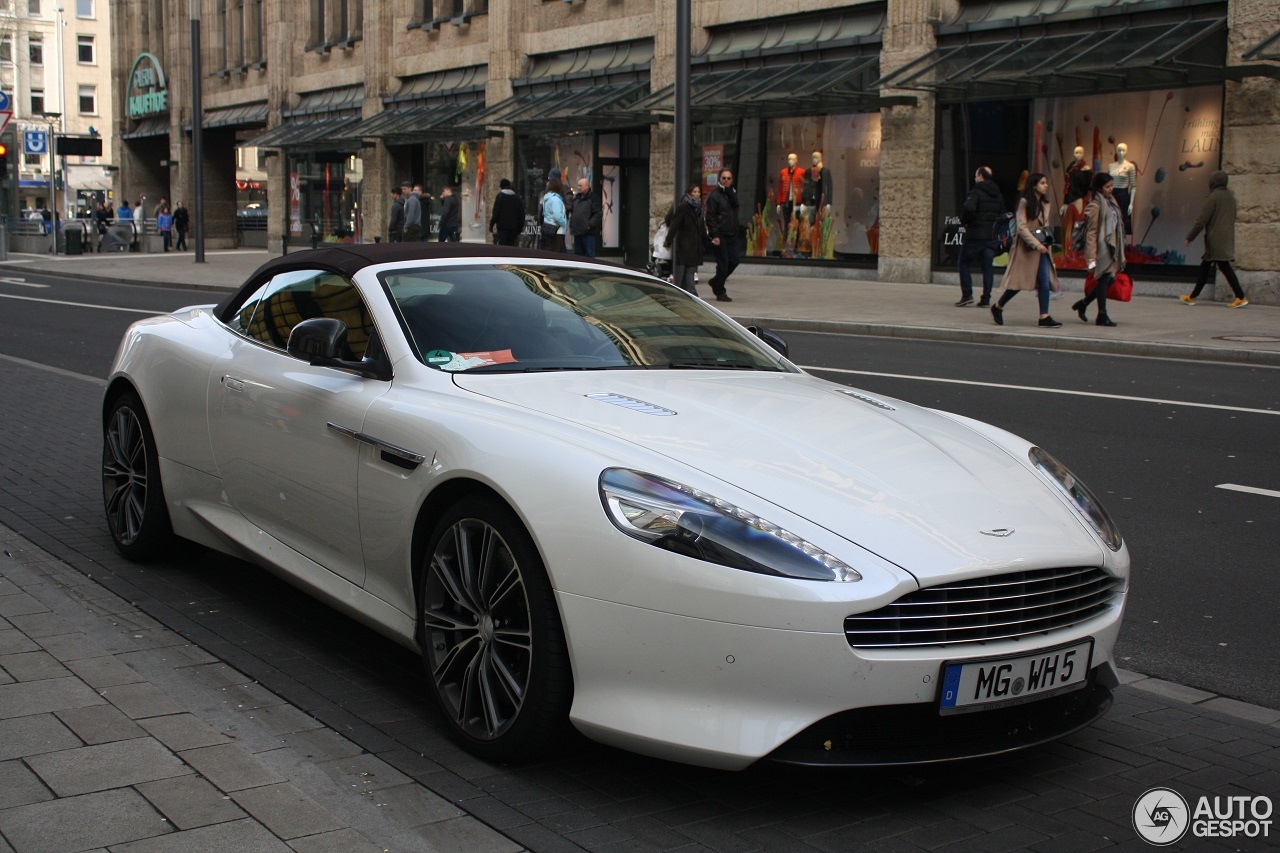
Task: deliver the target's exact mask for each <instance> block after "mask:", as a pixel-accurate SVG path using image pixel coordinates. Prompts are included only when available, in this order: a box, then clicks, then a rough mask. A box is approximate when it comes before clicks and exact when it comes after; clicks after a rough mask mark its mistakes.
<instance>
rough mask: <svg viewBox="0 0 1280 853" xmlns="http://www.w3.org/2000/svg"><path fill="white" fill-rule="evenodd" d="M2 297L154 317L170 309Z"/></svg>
mask: <svg viewBox="0 0 1280 853" xmlns="http://www.w3.org/2000/svg"><path fill="white" fill-rule="evenodd" d="M0 299H21V300H22V301H23V302H47V303H48V304H50V305H67V306H70V307H72V308H99V309H101V310H103V311H124V312H126V313H128V314H146V315H147V316H148V317H154V316H156V315H157V314H168V313H169V312H168V311H156V310H154V309H151V308H117V307H116V306H115V305H91V304H89V303H88V302H63V301H62V300H60V299H40V298H39V297H36V296H17V295H15V294H12V293H0Z"/></svg>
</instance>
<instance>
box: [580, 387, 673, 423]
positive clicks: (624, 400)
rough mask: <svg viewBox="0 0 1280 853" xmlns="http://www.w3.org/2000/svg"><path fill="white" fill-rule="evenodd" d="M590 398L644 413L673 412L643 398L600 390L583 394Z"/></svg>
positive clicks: (660, 413)
mask: <svg viewBox="0 0 1280 853" xmlns="http://www.w3.org/2000/svg"><path fill="white" fill-rule="evenodd" d="M584 396H586V397H587V398H588V399H590V400H599V401H600V402H601V403H612V404H613V405H615V406H621V407H622V408H624V409H631V410H632V411H633V412H640V413H641V414H644V415H658V416H661V417H666V416H668V415H674V414H675V412H673V411H671V410H670V409H664V408H662V407H661V406H655V405H654V404H653V403H646V402H645V401H644V400H637V399H636V398H634V397H625V396H623V395H622V394H610V393H607V392H600V393H597V394H586V395H584Z"/></svg>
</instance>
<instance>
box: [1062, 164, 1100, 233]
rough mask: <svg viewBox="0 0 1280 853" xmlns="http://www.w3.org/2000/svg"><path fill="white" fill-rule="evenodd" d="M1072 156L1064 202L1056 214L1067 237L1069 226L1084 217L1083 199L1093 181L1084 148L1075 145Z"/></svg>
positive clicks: (1068, 168) (1069, 231)
mask: <svg viewBox="0 0 1280 853" xmlns="http://www.w3.org/2000/svg"><path fill="white" fill-rule="evenodd" d="M1072 156H1073V157H1074V159H1073V160H1072V161H1071V162H1070V163H1069V164H1068V165H1067V179H1066V188H1065V192H1064V194H1063V199H1064V204H1063V205H1062V210H1060V211H1058V216H1059V217H1060V218H1061V219H1062V233H1063V234H1064V235H1067V237H1068V238H1069V237H1070V235H1071V228H1072V226H1074V225H1075V224H1076V222H1078V221H1079V220H1081V219H1084V205H1085V200H1086V199H1087V198H1088V195H1089V186H1090V184H1091V183H1092V182H1093V167H1092V166H1091V165H1090V164H1089V161H1088V160H1086V159H1084V148H1083V147H1082V146H1079V145H1077V146H1076V150H1075V151H1074V152H1073V154H1072Z"/></svg>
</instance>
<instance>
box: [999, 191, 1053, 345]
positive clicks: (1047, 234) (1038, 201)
mask: <svg viewBox="0 0 1280 853" xmlns="http://www.w3.org/2000/svg"><path fill="white" fill-rule="evenodd" d="M1050 215H1051V212H1050V204H1049V179H1048V178H1047V177H1045V176H1044V175H1042V174H1040V173H1039V172H1035V173H1033V174H1032V175H1031V177H1029V178H1027V185H1026V189H1025V190H1023V192H1022V196H1021V197H1020V198H1019V199H1018V210H1017V213H1016V214H1015V217H1014V218H1015V220H1016V221H1017V223H1018V236H1017V238H1016V239H1015V240H1014V241H1013V248H1012V249H1011V250H1010V252H1009V265H1008V266H1007V267H1005V270H1004V279H1003V280H1002V281H1001V285H1002V286H1003V288H1004V293H1002V294H1001V295H1000V301H999V302H997V303H996V304H995V305H992V306H991V316H992V318H993V319H994V320H995V321H996V325H997V326H1003V325H1004V306H1005V305H1007V304H1009V300H1010V299H1012V298H1013V297H1015V296H1017V295H1018V291H1019V290H1034V291H1036V295H1037V296H1038V297H1039V300H1040V325H1041V326H1043V327H1045V328H1048V329H1057V328H1061V326H1062V324H1061V323H1059V322H1058V321H1057V320H1055V319H1053V317H1051V316H1049V292H1050V290H1051V289H1056V286H1057V284H1058V271H1057V270H1056V269H1054V266H1053V257H1052V255H1051V252H1050V247H1051V246H1052V245H1053V232H1052V231H1051V230H1050V229H1049V217H1050Z"/></svg>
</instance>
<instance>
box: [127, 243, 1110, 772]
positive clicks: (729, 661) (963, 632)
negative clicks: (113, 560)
mask: <svg viewBox="0 0 1280 853" xmlns="http://www.w3.org/2000/svg"><path fill="white" fill-rule="evenodd" d="M754 331H755V334H753V333H752V331H751V330H747V329H744V328H743V327H742V326H739V325H737V324H736V323H734V322H733V321H732V320H730V319H728V318H726V317H725V316H724V315H722V314H720V313H719V312H718V311H716V310H715V309H714V308H712V307H710V306H709V305H707V304H705V303H703V302H702V301H700V300H699V299H697V298H695V297H692V296H690V295H688V294H686V293H684V292H683V291H680V290H678V289H676V288H674V287H672V286H670V285H668V284H666V283H665V282H662V281H659V280H657V279H655V278H652V277H650V276H646V275H643V274H640V273H636V272H633V271H630V270H627V269H623V268H620V267H616V266H613V265H610V264H607V263H601V262H595V261H591V260H588V259H585V258H581V259H580V258H571V257H569V256H565V255H550V254H544V253H539V252H529V251H517V250H513V249H504V248H498V247H492V246H478V245H475V246H471V245H458V244H438V245H433V244H422V243H414V244H403V243H401V244H384V245H373V246H358V245H349V246H339V247H334V248H326V249H320V250H316V251H309V252H298V253H295V254H290V255H286V256H284V257H281V258H278V259H275V260H272V261H270V262H269V263H267V264H266V265H264V266H263V267H262V268H261V269H260V270H258V272H257V273H255V274H254V275H253V277H252V278H250V279H249V280H248V281H247V282H246V283H245V285H244V286H243V287H241V288H240V289H239V290H237V291H235V292H234V293H233V294H231V295H230V296H228V297H227V298H226V299H224V300H223V301H222V303H221V304H219V305H217V306H216V307H215V306H211V305H205V306H199V307H194V308H189V309H184V310H181V311H176V312H174V313H173V314H171V315H168V316H163V317H155V318H152V319H147V320H143V321H141V322H139V323H137V324H135V325H134V326H132V327H131V328H130V329H129V331H128V332H127V333H126V335H125V338H124V341H123V343H122V344H121V347H120V351H119V354H118V355H117V356H116V360H115V364H114V366H113V368H112V371H111V380H110V385H109V387H108V389H107V392H106V396H105V400H104V403H103V426H104V448H103V465H102V474H103V493H104V497H105V503H106V515H107V519H108V522H109V524H110V529H111V533H112V535H113V537H114V539H115V542H116V545H117V546H118V547H119V549H120V551H122V552H123V553H124V554H125V555H126V556H128V557H130V558H136V559H143V558H147V557H151V556H156V555H158V554H161V553H163V552H164V550H165V548H166V546H168V545H170V544H172V543H173V540H174V538H175V536H176V537H181V538H183V539H187V540H194V541H195V542H199V543H203V544H204V545H207V546H209V547H211V548H215V549H218V550H220V551H225V552H227V553H229V554H234V555H237V556H240V557H243V558H244V559H247V560H251V561H254V562H256V563H259V564H261V565H262V566H264V567H266V568H267V569H269V570H271V571H273V572H275V573H277V574H279V575H281V576H282V577H284V578H286V579H287V580H289V581H290V582H291V583H294V584H296V585H297V586H299V587H302V588H304V589H306V590H307V591H308V592H309V593H311V594H313V595H315V596H318V597H319V598H321V599H323V600H324V601H326V602H328V603H329V604H330V605H332V606H333V607H335V608H338V609H340V610H342V611H344V612H345V613H348V614H350V615H351V616H352V617H354V618H356V619H358V620H360V621H361V622H364V623H366V624H368V625H370V626H372V627H373V628H375V629H376V630H378V631H380V632H382V633H384V634H386V635H387V636H389V637H391V638H393V639H395V640H397V641H398V642H400V643H403V644H404V645H406V646H408V647H410V648H412V649H415V650H418V651H419V652H420V653H421V655H422V658H423V662H424V667H425V670H426V676H427V682H428V683H429V685H430V688H431V691H432V693H433V694H434V696H435V698H436V699H437V700H438V701H439V705H440V708H441V709H442V711H443V714H444V717H445V719H446V721H447V722H446V723H445V724H446V725H447V726H448V727H449V729H450V732H451V734H452V735H453V736H454V737H455V738H456V739H457V740H458V741H460V742H461V743H462V744H463V745H465V746H466V747H467V748H468V749H470V750H472V751H473V752H475V753H476V754H479V755H481V756H484V757H486V758H489V759H495V760H521V759H528V758H533V757H537V756H540V755H545V754H547V753H549V752H551V751H553V750H555V749H556V748H557V747H558V746H559V745H561V744H562V743H563V742H564V738H565V737H566V736H567V735H570V734H571V733H572V731H573V730H574V729H576V730H577V731H579V732H581V733H583V734H585V735H586V736H588V737H589V738H592V739H594V740H597V741H602V742H604V743H608V744H614V745H616V746H619V747H622V748H624V749H629V750H633V751H636V752H641V753H646V754H649V755H654V756H660V757H664V758H669V759H674V760H677V761H684V762H689V763H693V764H701V765H706V766H712V767H721V768H741V767H745V766H747V765H749V764H751V763H752V762H754V761H756V760H759V759H769V760H775V761H783V762H791V763H799V764H822V765H859V764H890V763H909V762H922V761H937V760H946V759H955V758H963V757H967V756H975V755H988V754H993V753H998V752H1004V751H1007V750H1011V749H1018V748H1022V747H1026V746H1029V745H1032V744H1036V743H1041V742H1044V741H1046V740H1049V739H1052V738H1056V737H1060V736H1061V735H1063V734H1066V733H1068V732H1071V731H1074V730H1076V729H1078V728H1080V727H1081V726H1084V725H1087V724H1088V723H1090V722H1091V721H1093V720H1094V719H1096V718H1097V717H1098V716H1099V715H1101V714H1102V713H1103V712H1104V711H1105V710H1106V709H1107V707H1108V706H1109V705H1110V702H1111V693H1110V689H1111V688H1113V687H1114V686H1115V685H1116V673H1115V670H1114V668H1113V664H1112V648H1113V646H1114V644H1115V641H1116V635H1117V633H1118V632H1119V630H1120V621H1121V614H1122V611H1123V609H1124V601H1125V595H1126V591H1127V585H1128V573H1129V555H1128V552H1127V549H1126V548H1125V546H1124V544H1123V542H1122V540H1121V537H1120V534H1119V533H1118V532H1117V530H1116V528H1115V526H1114V525H1113V523H1112V522H1111V520H1110V519H1109V518H1108V516H1107V514H1106V512H1105V511H1104V510H1103V509H1102V507H1101V505H1100V504H1099V503H1098V501H1097V499H1096V498H1095V497H1094V496H1093V495H1092V494H1091V493H1090V492H1089V491H1088V489H1086V488H1085V487H1084V485H1083V484H1081V483H1080V482H1079V481H1078V480H1077V479H1075V477H1073V476H1072V475H1071V474H1070V473H1069V472H1068V471H1067V470H1066V469H1065V468H1064V467H1063V466H1062V465H1060V464H1059V463H1058V462H1056V461H1055V460H1054V459H1053V457H1051V456H1050V455H1049V454H1048V453H1046V452H1045V451H1043V450H1041V449H1039V448H1037V447H1033V446H1032V445H1030V444H1028V443H1027V442H1026V441H1023V440H1022V439H1019V438H1017V437H1015V436H1013V435H1010V434H1009V433H1006V432H1004V431H1002V430H999V429H996V428H994V427H991V426H988V425H986V424H982V423H979V422H976V421H973V420H969V419H967V418H962V417H958V416H955V415H950V414H947V413H944V412H938V411H933V410H930V409H923V408H919V407H917V406H913V405H911V404H908V403H904V402H901V401H899V400H893V399H886V398H883V397H879V396H877V395H873V394H869V393H864V392H860V391H855V390H852V389H850V388H847V387H844V386H841V385H836V384H832V383H830V382H826V381H823V380H821V379H817V378H815V377H813V376H810V375H808V374H806V373H804V372H803V371H801V370H800V369H798V368H797V367H795V366H794V365H793V364H791V363H790V362H789V361H788V360H787V359H786V358H785V357H784V356H783V355H780V354H779V352H775V351H774V349H775V348H776V349H778V350H785V345H784V344H783V343H782V342H781V340H780V339H778V338H777V336H775V335H771V334H769V333H768V332H765V331H763V330H754ZM765 341H768V342H770V344H772V346H773V347H774V348H771V347H770V345H768V344H766V343H765Z"/></svg>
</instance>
